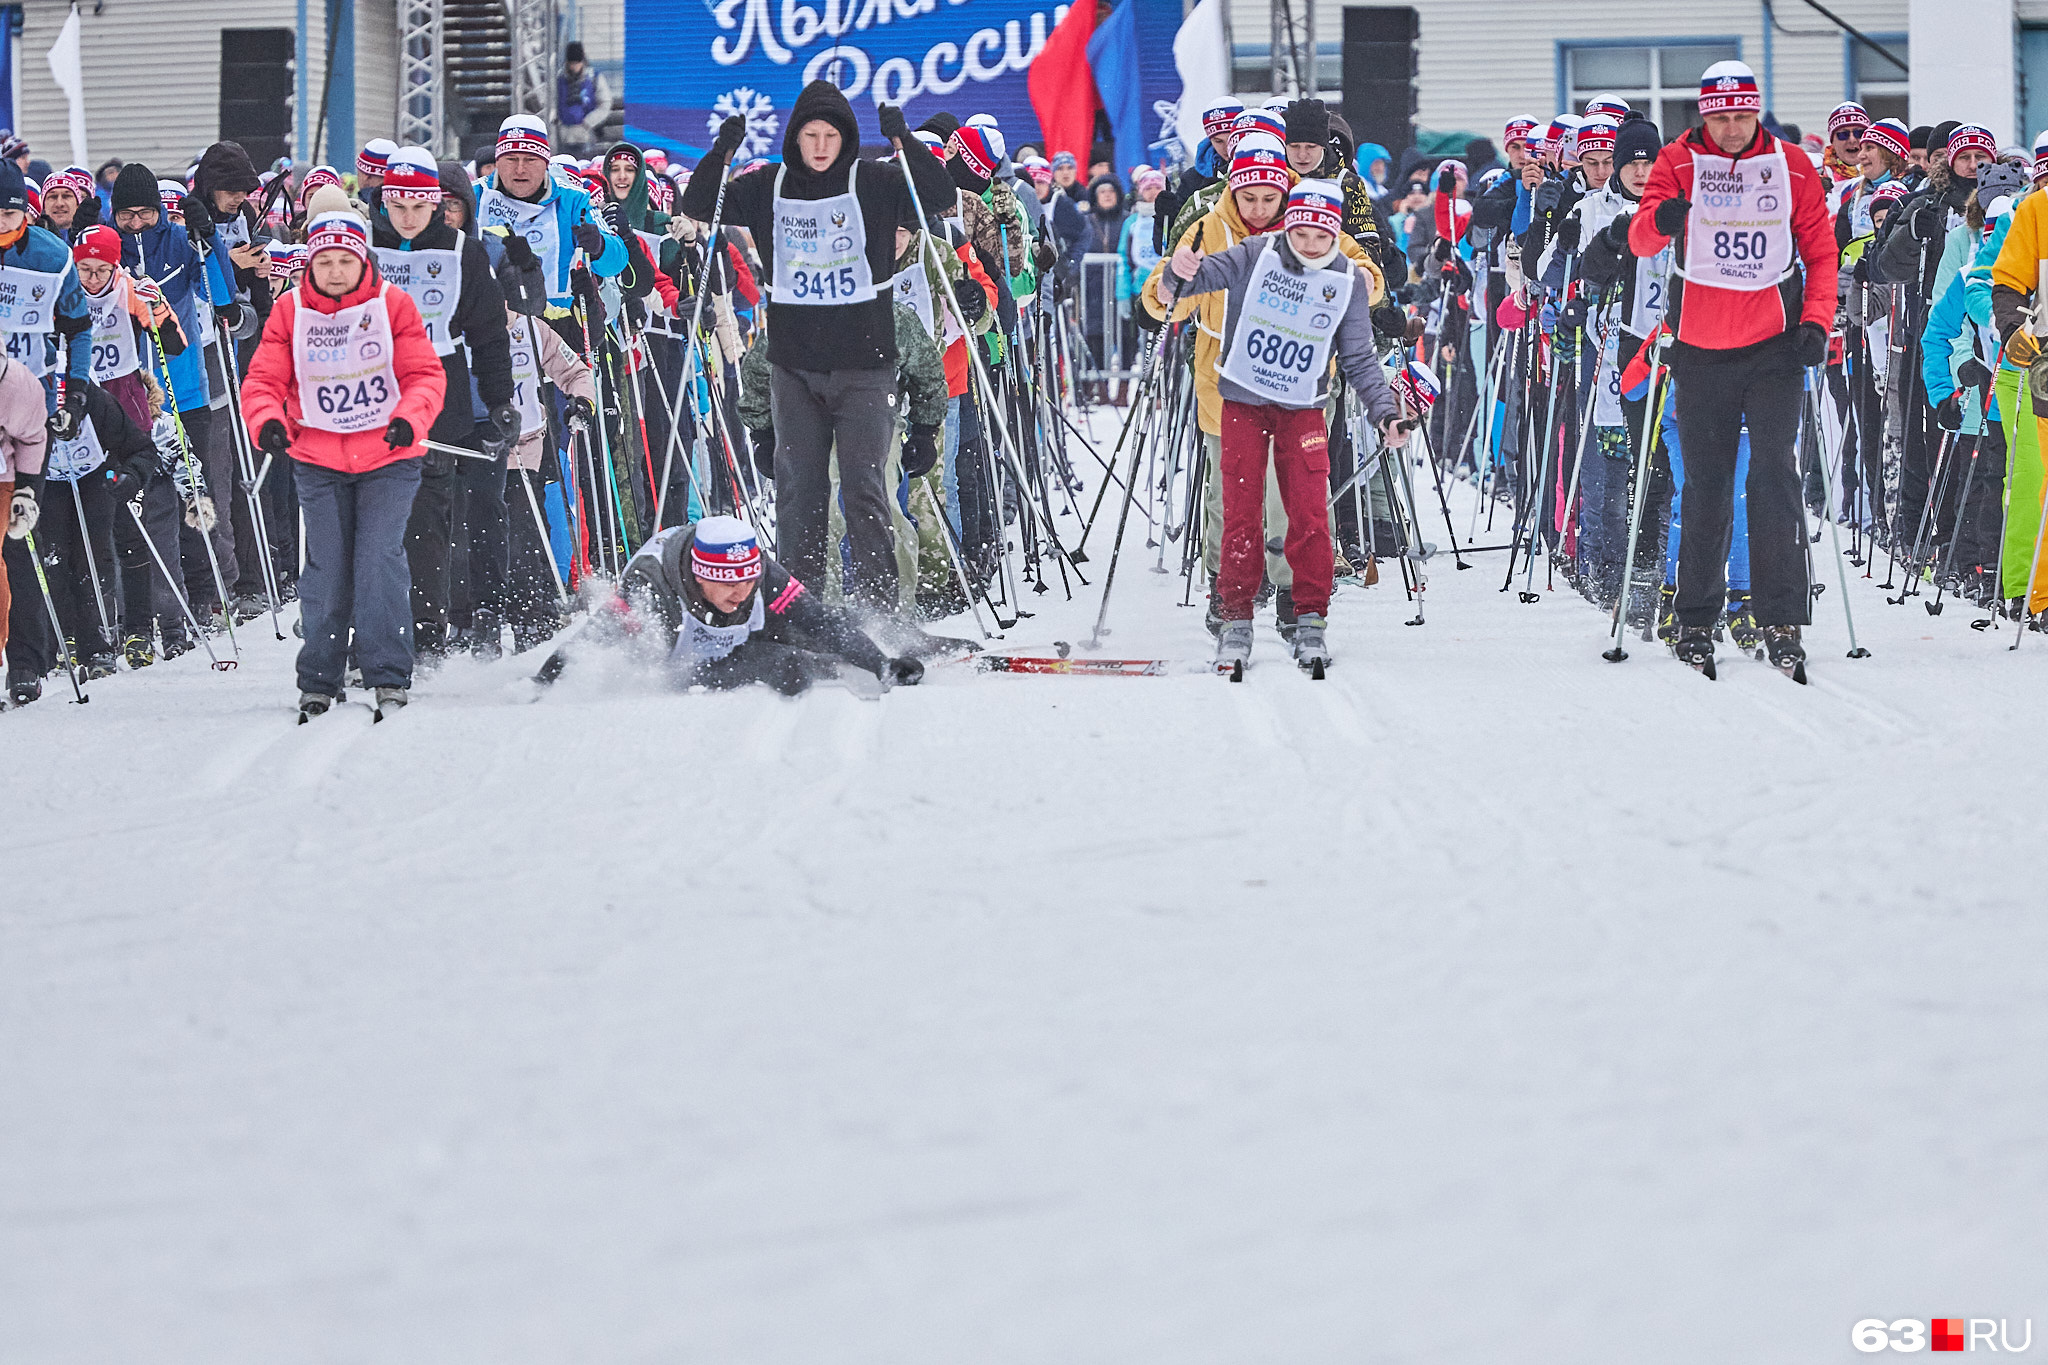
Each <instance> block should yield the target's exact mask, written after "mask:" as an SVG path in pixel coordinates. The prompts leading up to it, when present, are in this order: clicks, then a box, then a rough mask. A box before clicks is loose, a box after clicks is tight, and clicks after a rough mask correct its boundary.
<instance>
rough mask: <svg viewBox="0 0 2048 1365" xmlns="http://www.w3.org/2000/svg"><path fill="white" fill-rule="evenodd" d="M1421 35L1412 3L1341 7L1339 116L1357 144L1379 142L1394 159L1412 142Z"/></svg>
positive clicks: (1420, 17)
mask: <svg viewBox="0 0 2048 1365" xmlns="http://www.w3.org/2000/svg"><path fill="white" fill-rule="evenodd" d="M1421 36H1422V16H1421V15H1420V14H1418V13H1416V10H1415V7H1414V6H1413V5H1347V6H1345V8H1344V121H1345V122H1346V123H1349V124H1350V125H1351V131H1352V132H1353V133H1354V134H1356V135H1357V137H1358V141H1359V143H1360V144H1361V145H1362V144H1364V143H1367V142H1377V143H1380V144H1381V145H1383V146H1384V147H1386V148H1387V150H1389V151H1391V152H1392V153H1393V154H1394V157H1395V159H1396V160H1398V159H1399V158H1400V155H1401V152H1402V149H1404V148H1406V147H1409V146H1412V145H1413V144H1414V142H1415V110H1416V108H1417V103H1416V89H1415V77H1416V73H1417V71H1418V70H1419V67H1418V64H1417V59H1416V43H1417V41H1418V40H1419V39H1420V38H1421Z"/></svg>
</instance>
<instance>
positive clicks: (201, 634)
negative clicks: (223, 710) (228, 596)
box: [128, 499, 239, 673]
mask: <svg viewBox="0 0 2048 1365" xmlns="http://www.w3.org/2000/svg"><path fill="white" fill-rule="evenodd" d="M136 501H140V499H137V500H136ZM128 515H129V516H131V517H133V518H135V529H136V530H138V531H140V532H141V533H142V544H143V546H144V548H146V549H147V550H148V551H149V557H150V558H151V559H153V560H155V561H156V567H157V571H158V572H159V573H161V574H163V576H164V582H166V583H168V584H170V586H171V596H173V597H175V598H177V599H178V610H180V611H182V612H184V613H185V624H186V625H188V626H190V627H192V638H194V639H195V640H197V641H199V644H200V646H201V648H203V649H205V651H206V657H207V658H209V659H211V660H213V667H214V668H215V670H216V671H218V672H222V673H225V672H227V671H228V670H229V669H231V668H233V667H234V666H235V665H236V663H238V662H239V660H235V659H223V658H221V657H220V655H218V654H215V653H214V652H213V642H212V641H211V640H209V639H207V638H206V632H205V631H203V630H201V629H200V628H199V618H198V617H196V616H194V615H193V614H192V604H191V603H190V602H188V601H186V600H185V588H184V585H183V584H181V583H179V582H178V580H177V579H175V578H173V577H172V576H171V568H170V565H168V564H166V563H164V557H163V552H162V551H160V550H158V549H157V548H156V542H155V541H154V540H151V539H150V536H149V528H148V527H147V526H145V525H143V522H142V509H141V508H140V507H138V506H137V505H136V502H130V503H129V504H128Z"/></svg>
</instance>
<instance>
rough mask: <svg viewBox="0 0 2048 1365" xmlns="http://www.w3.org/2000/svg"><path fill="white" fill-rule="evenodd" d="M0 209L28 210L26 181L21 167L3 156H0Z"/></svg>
mask: <svg viewBox="0 0 2048 1365" xmlns="http://www.w3.org/2000/svg"><path fill="white" fill-rule="evenodd" d="M0 209H18V210H20V211H21V212H23V213H26V212H28V181H27V179H26V178H25V177H24V176H23V175H22V173H21V167H19V166H17V165H15V164H14V162H13V161H12V160H9V159H7V158H4V157H0Z"/></svg>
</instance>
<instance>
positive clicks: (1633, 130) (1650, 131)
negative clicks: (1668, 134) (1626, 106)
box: [1614, 110, 1664, 171]
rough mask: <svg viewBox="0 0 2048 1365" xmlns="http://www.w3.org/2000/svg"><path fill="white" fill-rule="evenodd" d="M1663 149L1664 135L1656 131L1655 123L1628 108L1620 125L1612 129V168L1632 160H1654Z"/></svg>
mask: <svg viewBox="0 0 2048 1365" xmlns="http://www.w3.org/2000/svg"><path fill="white" fill-rule="evenodd" d="M1663 149H1664V136H1663V134H1661V133H1659V132H1658V131H1657V125H1656V124H1654V123H1652V122H1650V121H1649V120H1648V119H1646V118H1644V117H1643V116H1642V115H1641V114H1639V113H1637V112H1635V111H1634V110H1630V111H1629V116H1628V117H1627V118H1625V119H1623V120H1622V121H1621V127H1619V128H1617V129H1615V130H1614V169H1616V170H1617V171H1618V170H1620V169H1621V168H1622V167H1623V166H1626V165H1628V164H1629V163H1630V162H1632V161H1655V160H1656V159H1657V153H1658V152H1660V151H1662V150H1663Z"/></svg>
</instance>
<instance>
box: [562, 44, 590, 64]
mask: <svg viewBox="0 0 2048 1365" xmlns="http://www.w3.org/2000/svg"><path fill="white" fill-rule="evenodd" d="M562 60H563V61H564V62H580V61H584V60H585V58H584V55H583V44H581V43H571V44H569V45H568V46H567V47H565V48H563V49H562Z"/></svg>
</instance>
